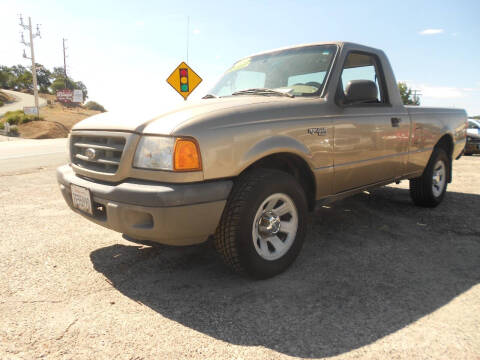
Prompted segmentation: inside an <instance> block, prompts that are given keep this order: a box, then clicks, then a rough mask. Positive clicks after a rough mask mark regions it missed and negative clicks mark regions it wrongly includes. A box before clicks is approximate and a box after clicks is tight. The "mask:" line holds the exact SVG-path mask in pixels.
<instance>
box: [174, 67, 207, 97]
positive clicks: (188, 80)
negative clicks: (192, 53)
mask: <svg viewBox="0 0 480 360" xmlns="http://www.w3.org/2000/svg"><path fill="white" fill-rule="evenodd" d="M167 82H168V83H169V84H170V85H171V86H172V87H173V89H174V90H175V91H176V92H178V93H179V94H180V95H181V96H183V99H184V100H187V98H188V96H189V95H190V94H191V93H192V92H193V90H195V88H196V87H197V86H198V85H199V84H200V83H201V82H202V78H201V77H200V76H198V75H197V74H196V73H195V71H193V70H192V69H191V68H190V67H189V66H188V65H187V64H186V63H185V62H182V63H180V65H178V66H177V68H176V69H175V70H173V72H172V73H171V74H170V76H169V77H168V78H167Z"/></svg>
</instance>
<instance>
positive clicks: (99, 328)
mask: <svg viewBox="0 0 480 360" xmlns="http://www.w3.org/2000/svg"><path fill="white" fill-rule="evenodd" d="M39 144H41V143H39ZM45 144H48V143H47V142H45ZM38 146H39V145H32V147H31V148H30V150H26V151H24V152H22V154H28V153H31V152H32V151H33V149H36V150H35V151H38V152H40V148H39V147H38ZM42 146H43V145H42ZM48 149H49V147H48V146H47V148H45V149H43V150H42V151H43V152H46V151H48ZM12 151H13V150H9V154H10V156H11V155H12V154H13V153H12ZM0 154H3V152H2V151H0ZM4 156H5V155H4ZM36 156H42V155H40V154H38V153H37V155H36ZM44 156H52V157H55V156H56V154H51V155H44ZM16 159H17V158H11V159H10V161H17V160H16ZM20 159H21V160H20V161H21V162H23V161H25V159H24V157H22V158H20ZM39 161H40V160H39ZM4 164H5V163H2V164H1V165H0V169H1V168H2V167H3V165H4ZM479 164H480V157H469V158H462V159H461V160H460V161H458V162H456V163H455V168H454V182H453V183H452V184H451V185H450V186H449V192H448V193H447V196H446V198H445V200H444V203H443V204H442V205H440V206H439V207H438V208H436V209H422V208H417V207H415V206H413V205H412V202H411V201H410V198H409V195H408V190H407V189H406V186H407V184H406V183H402V184H400V185H396V186H389V187H384V188H381V189H377V190H373V191H371V192H370V193H369V194H366V193H364V194H359V195H357V196H354V197H351V198H348V199H345V200H343V201H340V202H337V203H334V204H332V205H331V206H329V207H324V208H321V209H319V210H318V211H317V212H316V213H315V214H312V215H311V216H310V219H309V232H308V236H307V238H306V241H305V245H304V248H303V250H302V252H301V254H300V256H299V258H298V259H297V261H296V262H295V264H294V265H293V266H292V267H291V268H290V269H289V270H288V271H286V272H285V273H283V274H281V275H280V276H277V277H275V278H273V279H269V280H265V281H251V280H248V279H244V278H241V277H239V276H237V275H235V274H232V273H231V272H229V271H228V270H227V269H226V268H225V267H224V266H223V264H222V263H221V261H220V260H219V258H218V256H216V254H215V252H214V251H213V250H212V249H211V248H210V246H209V244H206V245H201V246H192V247H188V248H172V247H166V246H164V247H158V248H152V247H143V246H139V245H137V244H134V243H131V242H128V241H126V240H125V239H123V238H122V236H121V234H118V233H115V232H112V231H110V230H107V229H104V228H102V227H100V226H97V225H95V224H92V223H91V222H89V221H87V220H86V219H84V218H83V217H81V216H79V215H77V214H74V213H73V212H72V211H70V209H68V208H67V206H66V205H65V202H64V200H63V198H62V197H61V195H60V192H59V189H58V185H57V184H56V179H55V169H54V167H53V166H50V167H47V168H45V169H42V170H36V169H35V167H33V168H31V169H30V171H29V172H26V173H22V174H19V175H8V176H1V175H0V221H1V229H0V243H1V246H0V259H1V261H0V294H1V295H0V358H2V359H34V358H42V359H114V358H115V359H222V360H223V359H244V360H246V359H252V360H253V359H255V360H256V359H292V358H293V357H302V358H303V357H309V358H310V357H313V358H323V357H337V356H338V358H342V359H357V360H358V359H368V360H370V359H382V360H383V359H408V360H410V359H478V356H479V354H480V311H479V309H480V222H479V221H478V214H479V213H478V205H479V203H480V188H479V187H478V184H479V183H480V173H479V171H478V165H479ZM32 165H33V164H32ZM37 165H38V164H36V165H35V166H37ZM205 216H208V214H205ZM186 221H188V219H186Z"/></svg>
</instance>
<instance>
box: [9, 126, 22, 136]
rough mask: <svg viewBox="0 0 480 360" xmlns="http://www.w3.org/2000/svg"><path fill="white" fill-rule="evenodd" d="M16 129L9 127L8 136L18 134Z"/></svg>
mask: <svg viewBox="0 0 480 360" xmlns="http://www.w3.org/2000/svg"><path fill="white" fill-rule="evenodd" d="M18 134H19V133H18V129H17V128H16V127H12V128H10V131H9V132H8V136H18Z"/></svg>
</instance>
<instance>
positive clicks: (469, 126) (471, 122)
mask: <svg viewBox="0 0 480 360" xmlns="http://www.w3.org/2000/svg"><path fill="white" fill-rule="evenodd" d="M468 128H469V129H479V127H478V126H477V125H476V124H475V123H474V122H473V121H469V122H468Z"/></svg>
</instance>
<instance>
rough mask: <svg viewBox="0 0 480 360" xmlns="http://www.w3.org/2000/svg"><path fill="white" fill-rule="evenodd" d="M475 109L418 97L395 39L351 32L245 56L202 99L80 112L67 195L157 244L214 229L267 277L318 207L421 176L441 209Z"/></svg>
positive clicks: (237, 259) (238, 259)
mask: <svg viewBox="0 0 480 360" xmlns="http://www.w3.org/2000/svg"><path fill="white" fill-rule="evenodd" d="M466 124H467V115H466V113H465V111H464V110H460V109H447V108H428V107H419V106H404V105H403V103H402V100H401V97H400V93H399V90H398V87H397V82H396V80H395V77H394V74H393V71H392V68H391V66H390V63H389V61H388V59H387V57H386V56H385V54H384V53H383V51H381V50H377V49H374V48H371V47H367V46H362V45H358V44H354V43H347V42H332V43H318V44H309V45H301V46H295V47H289V48H284V49H279V50H274V51H269V52H265V53H261V54H257V55H253V56H249V57H246V58H244V59H241V60H240V61H238V62H236V63H235V64H234V65H233V66H232V67H231V68H230V69H228V70H227V71H226V72H225V73H224V75H223V76H222V77H221V78H220V80H219V81H218V83H217V84H216V85H215V86H214V87H213V89H211V91H210V92H209V93H208V94H206V95H205V96H204V97H203V98H202V99H200V100H197V101H192V102H190V101H189V102H186V103H185V104H184V105H183V106H180V107H178V108H176V109H175V110H174V111H169V112H165V113H163V114H161V115H158V116H156V117H154V118H140V117H138V118H132V117H128V116H118V115H114V114H113V113H103V114H99V115H95V116H92V117H90V118H88V119H85V120H83V121H81V122H79V123H78V124H76V125H75V126H74V127H73V129H72V131H71V133H70V137H69V151H70V163H69V164H68V165H64V166H62V167H60V168H58V171H57V178H58V182H59V185H60V189H61V192H62V194H63V196H64V198H65V200H66V202H67V204H68V205H69V206H70V207H71V208H72V210H74V211H75V212H77V213H79V214H81V215H83V216H84V217H86V218H87V219H89V220H91V221H92V222H94V223H96V224H99V225H102V226H104V227H107V228H110V229H112V230H115V231H118V232H120V233H123V234H125V235H126V236H127V238H131V239H134V240H135V241H137V242H141V243H142V242H143V243H149V244H150V243H151V242H155V243H162V244H169V245H192V244H197V243H201V242H203V241H206V240H207V239H209V238H212V239H213V243H214V245H215V247H216V249H217V250H218V253H219V254H220V255H221V257H222V258H223V259H224V261H225V262H226V264H227V265H229V266H230V267H231V268H233V269H234V270H236V271H238V272H240V273H243V274H246V275H248V276H251V277H254V278H268V277H271V276H274V275H276V274H278V273H280V272H282V271H284V270H285V269H286V268H287V267H288V266H289V265H290V264H291V263H292V262H293V261H294V259H295V258H296V257H297V255H298V253H299V251H300V249H301V247H302V243H303V241H304V238H305V234H306V230H307V214H308V212H309V211H312V210H313V209H314V208H315V206H316V204H319V203H320V204H321V203H322V202H331V201H333V200H336V199H340V198H343V197H345V196H348V195H351V194H355V193H358V192H360V191H363V190H365V189H368V188H372V187H377V186H382V185H386V184H389V183H392V182H399V181H401V180H404V179H408V180H409V182H410V194H411V198H412V200H413V203H414V204H415V205H418V206H425V207H435V206H437V205H438V204H440V202H441V201H442V199H443V198H444V196H445V192H446V189H447V184H448V183H449V182H451V180H452V160H454V159H456V158H458V157H460V156H461V154H462V151H463V149H464V147H465V138H466V126H467V125H466Z"/></svg>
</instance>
